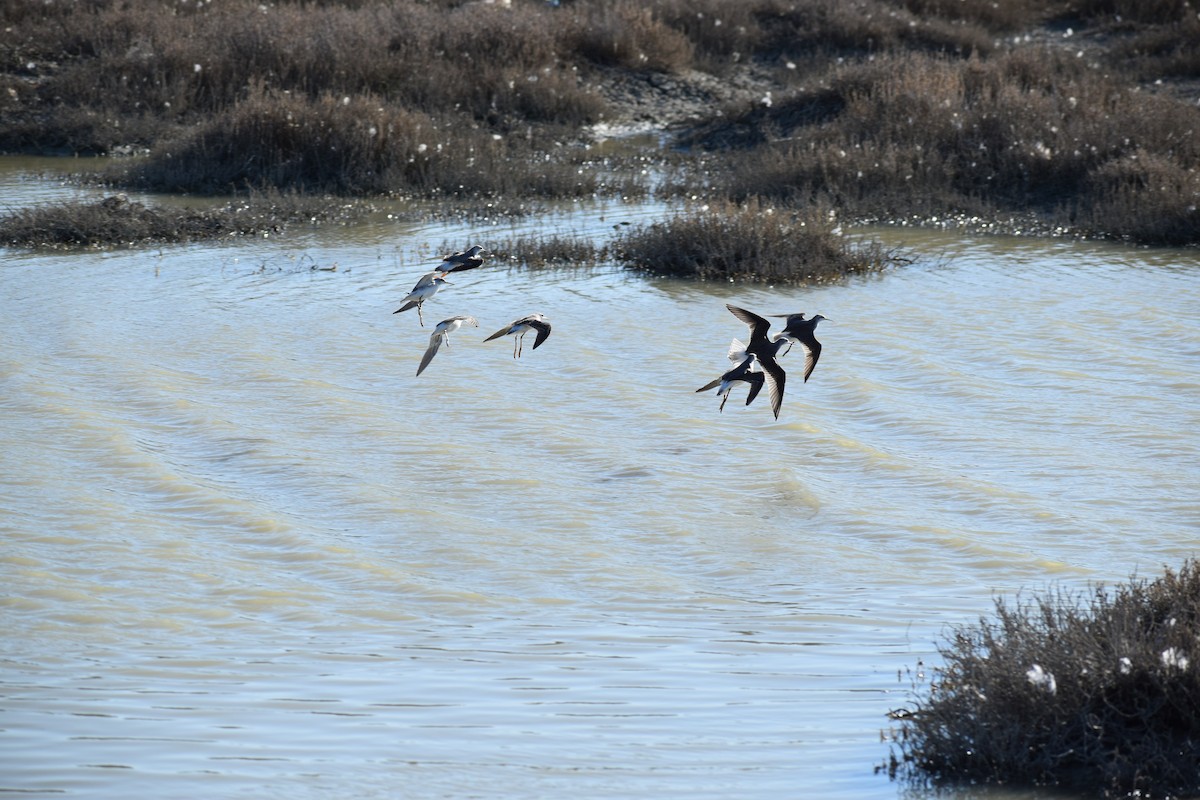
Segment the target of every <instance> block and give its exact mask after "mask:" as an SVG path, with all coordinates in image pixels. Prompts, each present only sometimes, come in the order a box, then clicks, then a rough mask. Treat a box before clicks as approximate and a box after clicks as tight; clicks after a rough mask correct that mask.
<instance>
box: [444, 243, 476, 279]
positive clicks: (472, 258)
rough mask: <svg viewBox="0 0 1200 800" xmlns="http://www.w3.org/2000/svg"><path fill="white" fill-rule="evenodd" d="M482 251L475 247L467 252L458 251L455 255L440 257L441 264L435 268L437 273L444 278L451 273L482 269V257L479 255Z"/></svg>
mask: <svg viewBox="0 0 1200 800" xmlns="http://www.w3.org/2000/svg"><path fill="white" fill-rule="evenodd" d="M482 251H483V248H482V247H480V246H479V245H475V246H474V247H472V248H470V249H468V250H459V251H458V252H457V253H451V254H450V255H448V256H442V263H441V265H440V266H439V267H438V268H437V271H438V272H440V273H442V275H443V276H445V275H449V274H450V273H451V272H462V271H463V270H467V269H475V268H476V267H482V266H483V256H481V255H479V254H480V253H481V252H482Z"/></svg>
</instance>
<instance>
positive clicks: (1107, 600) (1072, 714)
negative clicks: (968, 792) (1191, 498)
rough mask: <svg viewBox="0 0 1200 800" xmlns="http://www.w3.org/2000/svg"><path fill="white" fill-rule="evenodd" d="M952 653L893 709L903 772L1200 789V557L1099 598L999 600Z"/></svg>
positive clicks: (919, 776)
mask: <svg viewBox="0 0 1200 800" xmlns="http://www.w3.org/2000/svg"><path fill="white" fill-rule="evenodd" d="M1085 601H1087V602H1085ZM939 650H940V654H941V657H942V659H943V660H944V662H945V664H944V666H943V667H941V668H940V669H938V670H936V671H935V673H934V676H933V678H932V680H931V681H930V682H929V683H928V684H927V685H924V686H918V687H915V689H914V691H916V692H919V694H918V697H917V698H916V701H915V706H914V708H912V709H909V710H906V711H904V712H903V713H899V714H897V713H895V712H894V714H893V715H894V716H896V717H898V718H900V719H901V726H900V729H899V731H898V733H897V734H896V735H895V739H894V741H895V744H894V746H893V749H894V752H893V755H892V759H891V765H890V771H891V773H892V774H893V776H895V775H897V774H902V775H905V776H907V777H908V778H910V779H911V780H913V781H915V782H919V783H920V782H924V783H934V784H944V783H960V782H961V783H983V782H987V783H997V784H1012V785H1026V786H1029V785H1041V786H1057V787H1060V788H1062V789H1067V790H1071V791H1076V792H1084V793H1087V794H1088V795H1089V796H1093V797H1094V796H1104V797H1127V796H1153V797H1167V796H1180V797H1182V796H1188V797H1192V796H1196V795H1197V794H1200V714H1197V709H1200V562H1197V561H1196V560H1190V561H1188V562H1186V563H1185V564H1184V566H1183V567H1182V568H1181V569H1180V570H1179V571H1178V572H1174V571H1172V570H1170V569H1168V570H1166V572H1165V574H1164V575H1163V576H1162V577H1160V578H1158V579H1156V580H1153V581H1146V580H1137V579H1134V580H1131V581H1130V582H1129V583H1127V584H1123V585H1119V586H1117V587H1115V588H1114V589H1113V590H1112V591H1111V592H1110V591H1106V590H1105V589H1104V588H1103V587H1098V588H1096V589H1095V590H1094V592H1093V593H1092V594H1091V595H1090V596H1079V595H1073V594H1070V593H1067V592H1061V591H1051V592H1049V593H1047V594H1045V595H1043V596H1041V597H1037V598H1034V599H1032V600H1029V601H1024V602H1018V603H1017V604H1015V605H1014V606H1010V605H1008V604H1006V603H1005V602H1003V601H1002V600H998V601H997V602H996V615H995V617H994V618H991V619H981V620H980V621H979V623H978V624H977V625H972V626H963V627H961V628H958V629H956V630H954V631H953V635H952V638H951V640H950V642H949V643H947V644H946V645H944V646H942V647H941V648H939ZM896 749H898V750H899V756H898V757H897V755H896V753H895V750H896Z"/></svg>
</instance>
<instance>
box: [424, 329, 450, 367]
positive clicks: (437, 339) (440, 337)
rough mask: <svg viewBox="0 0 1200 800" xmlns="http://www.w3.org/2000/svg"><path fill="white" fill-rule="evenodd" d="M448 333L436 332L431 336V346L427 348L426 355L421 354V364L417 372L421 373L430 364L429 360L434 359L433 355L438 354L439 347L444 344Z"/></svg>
mask: <svg viewBox="0 0 1200 800" xmlns="http://www.w3.org/2000/svg"><path fill="white" fill-rule="evenodd" d="M445 338H446V335H445V334H443V333H435V334H433V335H432V336H430V337H429V347H427V348H425V355H423V356H421V366H419V367H417V374H418V375H420V374H421V373H422V372H424V371H425V368H426V367H428V366H429V362H430V361H433V357H434V356H436V355H437V351H438V348H439V347H441V346H442V342H443V341H444V340H445Z"/></svg>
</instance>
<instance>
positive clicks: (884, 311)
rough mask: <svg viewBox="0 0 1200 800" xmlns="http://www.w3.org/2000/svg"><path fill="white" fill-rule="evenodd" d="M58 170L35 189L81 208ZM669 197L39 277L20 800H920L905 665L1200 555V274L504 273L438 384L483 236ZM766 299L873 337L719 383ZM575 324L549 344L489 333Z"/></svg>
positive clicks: (40, 261)
mask: <svg viewBox="0 0 1200 800" xmlns="http://www.w3.org/2000/svg"><path fill="white" fill-rule="evenodd" d="M27 163H28V162H9V164H8V168H7V170H6V171H3V173H2V174H0V191H3V192H4V195H5V197H6V202H7V203H8V204H10V205H16V204H19V203H26V202H35V201H36V202H41V201H44V200H46V199H52V198H57V197H62V196H72V194H73V193H76V192H81V191H84V190H78V189H73V188H71V187H69V186H60V185H58V184H56V183H55V182H54V181H53V180H51V179H49V178H48V177H46V176H39V177H31V175H30V173H29V171H28V166H27ZM657 212H658V209H654V208H642V207H632V208H623V207H620V206H609V207H591V206H581V207H579V208H578V209H577V210H576V211H575V212H574V213H564V214H561V215H557V216H553V217H549V218H543V219H530V220H525V221H522V222H520V223H517V224H515V225H513V224H511V223H505V224H503V225H499V224H497V225H495V226H488V225H479V226H476V227H464V226H436V225H406V224H401V223H398V222H394V221H393V222H387V221H376V222H374V223H372V224H364V225H360V226H356V227H353V228H328V229H324V230H318V231H314V232H311V233H303V232H301V233H298V234H295V235H291V236H289V237H287V238H286V239H281V240H275V239H262V240H251V241H243V242H237V243H233V244H224V245H193V246H186V247H170V248H162V249H149V250H136V251H114V252H105V253H95V252H84V253H49V254H44V253H39V254H29V253H24V252H18V251H6V252H5V253H4V255H3V266H2V268H3V281H0V316H2V321H3V330H4V332H5V336H4V339H3V344H2V345H0V382H2V386H3V391H2V393H0V405H2V407H3V413H0V448H2V450H3V452H4V454H5V457H4V466H3V468H2V469H0V512H2V513H0V535H2V536H3V541H4V548H3V551H2V552H0V575H2V576H3V581H2V582H3V586H4V588H3V589H2V590H0V619H2V620H3V624H4V629H5V631H6V636H5V637H4V638H3V641H2V643H0V659H2V660H0V726H2V727H0V790H4V791H11V792H21V793H26V794H29V795H31V796H40V795H43V794H44V795H55V796H60V795H66V796H80V797H84V796H107V795H115V794H118V793H122V794H131V793H132V794H133V795H134V796H156V797H165V798H172V797H181V798H183V797H197V796H204V797H230V796H255V797H275V796H287V797H289V798H302V797H314V798H315V797H329V796H332V795H336V796H343V797H385V796H386V797H395V796H403V797H414V798H420V797H444V796H451V797H463V796H485V795H486V796H505V797H552V796H561V795H563V794H565V793H567V792H570V793H572V794H573V795H574V796H577V797H581V798H615V797H646V796H652V795H654V796H677V797H688V798H703V797H713V798H727V797H780V796H821V797H827V798H837V797H845V798H873V797H877V798H892V797H896V796H898V795H900V794H901V787H899V786H898V785H896V784H894V783H890V782H889V781H888V780H887V779H886V778H884V777H881V776H877V775H875V774H873V767H874V766H875V765H876V764H877V763H880V762H881V761H883V760H884V759H885V758H886V757H887V753H888V747H887V745H886V743H881V741H880V730H881V729H884V728H886V727H887V725H888V721H887V719H886V718H885V714H886V712H887V711H888V710H889V709H891V708H896V707H898V706H901V705H903V704H904V702H905V698H906V696H907V690H908V687H909V683H908V679H907V678H904V679H903V680H898V676H897V673H898V671H901V670H904V669H906V668H909V667H913V668H915V667H916V665H917V664H918V662H919V661H921V660H924V662H925V663H927V664H932V663H936V648H935V643H936V642H937V641H939V640H940V639H941V637H942V634H943V632H944V626H946V625H948V624H957V623H969V622H971V621H973V620H974V619H976V618H978V616H979V615H980V614H986V613H988V612H989V610H990V609H991V604H992V598H993V597H994V596H995V595H997V594H1004V595H1009V596H1011V595H1012V593H1014V592H1016V591H1018V590H1020V589H1022V588H1025V589H1039V588H1042V587H1045V586H1047V585H1049V584H1051V583H1053V584H1055V585H1060V586H1068V587H1084V586H1086V585H1088V583H1089V582H1093V581H1104V582H1114V581H1121V580H1124V579H1126V578H1128V577H1129V576H1130V575H1131V574H1132V573H1134V572H1135V571H1136V572H1137V573H1139V574H1142V575H1153V574H1157V573H1158V572H1159V571H1160V570H1161V567H1162V566H1163V565H1170V566H1173V567H1177V566H1178V565H1179V564H1180V563H1182V561H1183V560H1184V559H1185V558H1187V557H1189V556H1195V555H1197V551H1198V550H1200V547H1198V541H1200V540H1198V536H1197V534H1198V533H1200V500H1198V499H1197V498H1200V491H1197V490H1198V489H1200V441H1198V439H1197V435H1196V431H1197V430H1198V429H1200V376H1198V370H1197V367H1198V366H1200V321H1198V320H1197V318H1196V314H1195V309H1196V308H1198V307H1200V256H1198V254H1197V253H1196V252H1195V251H1179V250H1144V249H1133V248H1126V247H1118V246H1112V245H1102V244H1088V243H1074V242H1056V241H1044V240H1022V239H1011V238H999V237H995V238H970V237H963V236H958V235H954V234H943V233H936V232H928V231H895V230H893V231H881V232H873V233H878V235H880V236H885V237H887V238H888V240H889V242H890V243H895V244H902V245H904V246H906V247H908V248H909V249H910V250H912V251H914V252H915V253H917V254H919V255H920V256H922V258H921V260H920V261H919V262H918V263H917V264H914V265H912V266H908V267H904V268H898V269H894V270H892V271H889V272H887V273H884V274H882V275H878V276H873V277H867V278H860V279H855V280H852V281H849V282H847V283H845V284H840V285H833V286H822V287H810V288H791V287H788V288H766V287H757V288H754V287H744V286H737V285H727V284H696V283H688V282H679V281H670V280H659V279H645V278H642V277H638V276H635V275H632V274H629V273H626V272H624V271H620V270H615V269H598V270H577V271H552V272H529V271H519V270H509V269H507V268H497V267H493V268H490V269H481V270H476V271H474V272H470V273H464V274H462V275H458V276H451V280H452V281H453V282H454V285H453V286H450V287H447V288H446V289H445V290H444V291H443V292H442V293H440V294H439V295H437V296H436V297H435V298H434V299H433V300H431V301H429V303H428V305H427V306H426V323H427V324H428V325H431V324H432V323H433V322H436V321H437V320H439V319H442V318H444V317H446V316H450V315H452V314H461V313H466V314H473V315H475V316H476V317H478V318H479V321H480V328H479V329H475V328H464V329H462V330H460V331H458V332H457V333H456V334H454V335H453V336H452V337H451V346H450V348H449V349H448V350H446V351H444V352H440V353H439V354H438V356H437V357H436V358H435V359H434V361H433V363H432V365H431V366H430V367H429V369H428V370H427V371H426V372H425V373H424V374H423V375H422V376H421V377H420V378H414V376H413V373H414V372H415V370H416V366H417V363H418V362H419V360H420V356H421V353H422V352H423V350H424V348H425V345H426V343H427V342H428V335H429V332H430V328H429V327H426V328H421V327H420V326H419V325H418V321H417V319H416V317H415V315H414V314H413V313H411V312H409V313H407V314H404V315H393V314H392V313H391V312H392V311H393V310H394V309H395V308H396V307H398V305H399V303H398V301H399V299H400V298H401V297H403V295H404V294H405V293H406V292H407V290H408V289H409V288H410V287H411V285H412V284H413V282H415V280H416V278H417V277H418V276H419V275H420V274H421V273H422V272H423V271H424V270H426V269H428V268H429V267H430V261H429V258H430V257H431V256H432V255H435V254H436V253H437V252H438V248H439V247H440V246H441V244H442V243H443V242H445V241H452V242H462V243H463V244H464V245H465V244H466V243H468V242H472V243H473V242H479V243H482V244H485V245H486V244H488V242H489V241H490V240H494V239H497V238H503V237H508V236H510V235H512V234H513V233H514V232H516V231H523V230H527V229H528V230H540V231H544V230H547V229H549V228H553V227H560V228H562V229H564V230H568V231H572V232H577V233H579V232H582V233H594V234H595V235H597V236H605V235H607V234H608V233H609V232H610V231H611V226H612V225H613V224H614V223H615V222H617V221H622V220H634V221H637V220H641V219H649V218H651V217H652V216H653V215H654V214H656V213H657ZM334 265H336V266H337V269H336V270H327V269H313V267H323V268H328V267H333V266H334ZM726 302H733V303H735V304H738V305H743V306H745V307H748V308H750V309H753V310H757V311H759V312H762V313H785V312H792V311H800V310H803V311H806V312H808V313H810V314H811V313H816V312H820V313H822V314H824V315H825V316H826V317H828V318H830V320H832V321H831V322H828V323H822V325H821V327H820V328H819V330H818V337H819V338H820V339H821V340H822V342H823V343H824V345H825V351H824V354H823V356H822V360H821V362H820V364H819V365H818V366H817V369H816V371H815V372H814V374H813V377H812V379H811V380H810V381H809V382H808V383H807V384H804V383H801V382H800V381H798V380H793V381H792V383H790V384H789V386H788V390H787V394H786V397H785V400H784V406H783V413H782V414H781V416H780V419H779V421H778V422H776V421H775V420H773V419H772V417H771V414H770V411H769V408H768V403H767V402H766V398H765V397H764V398H762V399H760V400H759V401H757V402H756V403H755V405H753V406H751V407H749V408H745V407H743V406H742V399H741V397H742V395H743V392H741V391H740V390H735V392H734V397H733V398H732V399H731V400H730V402H729V404H728V405H727V406H726V408H725V411H724V413H718V412H717V399H716V397H715V396H713V395H711V394H696V393H694V389H695V388H696V387H698V386H700V385H702V384H704V383H706V382H707V381H708V380H710V379H711V378H712V377H715V376H716V375H717V374H719V373H720V371H722V370H723V369H725V368H726V366H727V362H725V359H724V351H725V348H726V346H727V344H728V342H729V340H730V339H731V338H733V337H734V336H738V337H740V338H744V333H745V328H744V326H742V325H741V324H740V323H739V322H738V321H737V320H736V319H734V318H733V317H732V316H731V315H730V314H729V313H728V312H727V311H726V310H725V308H724V304H725V303H726ZM532 311H542V312H544V313H545V314H546V315H547V316H548V317H549V318H550V320H551V322H552V323H553V325H554V329H553V333H552V335H551V337H550V338H549V340H548V341H547V342H546V343H545V345H543V346H542V347H541V348H539V349H538V350H537V351H531V350H530V349H529V344H530V343H531V342H527V343H526V349H525V352H524V355H523V356H522V357H521V358H520V359H514V358H512V349H511V342H510V340H509V339H507V338H506V339H504V340H501V341H493V342H487V343H484V342H483V341H482V340H483V338H484V337H485V336H486V335H488V334H490V333H492V332H493V331H494V330H496V329H498V328H499V327H500V326H501V325H504V324H506V323H507V322H509V321H510V320H512V319H514V318H516V317H518V316H521V315H524V314H527V313H530V312H532ZM784 363H785V366H787V367H788V368H789V369H790V374H791V375H792V376H793V377H794V376H796V375H798V373H799V368H800V365H801V363H802V361H801V358H800V356H799V353H793V354H791V355H789V356H788V357H787V358H786V359H785V361H784Z"/></svg>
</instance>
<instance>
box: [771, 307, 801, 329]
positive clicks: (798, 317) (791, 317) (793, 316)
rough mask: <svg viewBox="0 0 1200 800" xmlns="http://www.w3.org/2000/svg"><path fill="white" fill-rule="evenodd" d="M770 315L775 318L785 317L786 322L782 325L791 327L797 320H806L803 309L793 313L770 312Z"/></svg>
mask: <svg viewBox="0 0 1200 800" xmlns="http://www.w3.org/2000/svg"><path fill="white" fill-rule="evenodd" d="M771 316H772V317H775V318H776V319H786V320H787V322H785V323H784V326H783V327H784V328H788V327H791V326H792V325H795V324H796V323H797V322H805V321H806V320H805V319H804V312H803V311H800V312H797V313H795V314H772V315H771Z"/></svg>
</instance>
